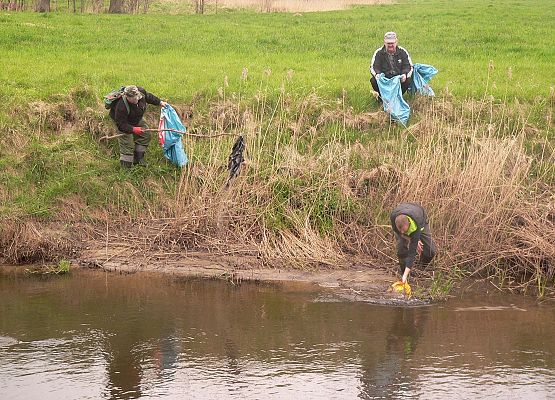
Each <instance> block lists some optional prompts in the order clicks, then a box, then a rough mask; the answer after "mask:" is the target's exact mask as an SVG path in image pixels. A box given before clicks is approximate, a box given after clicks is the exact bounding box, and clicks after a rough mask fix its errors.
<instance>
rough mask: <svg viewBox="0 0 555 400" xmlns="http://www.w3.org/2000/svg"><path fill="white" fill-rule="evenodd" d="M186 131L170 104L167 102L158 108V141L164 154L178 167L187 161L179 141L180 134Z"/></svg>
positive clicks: (181, 143)
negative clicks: (164, 105)
mask: <svg viewBox="0 0 555 400" xmlns="http://www.w3.org/2000/svg"><path fill="white" fill-rule="evenodd" d="M164 129H174V130H176V131H179V132H181V134H180V133H177V132H172V131H166V130H164ZM186 131H187V128H185V126H184V125H183V123H182V122H181V119H180V118H179V115H177V113H176V112H175V110H174V109H173V107H172V106H170V105H169V104H168V105H166V107H164V108H162V109H161V110H160V124H159V125H158V141H159V142H160V146H162V148H163V149H164V156H165V157H166V158H167V159H168V160H170V161H171V162H172V163H174V164H175V165H177V166H178V167H183V166H184V165H187V163H188V162H189V158H188V157H187V153H185V149H184V148H183V142H182V141H181V136H182V134H183V133H185V132H186Z"/></svg>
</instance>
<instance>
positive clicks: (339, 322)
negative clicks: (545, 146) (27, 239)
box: [0, 271, 555, 400]
mask: <svg viewBox="0 0 555 400" xmlns="http://www.w3.org/2000/svg"><path fill="white" fill-rule="evenodd" d="M320 295H321V293H319V290H318V289H315V288H312V287H310V288H309V287H306V286H303V285H298V284H296V285H284V286H281V285H274V284H273V285H268V284H243V285H241V286H230V285H227V284H225V283H223V282H218V281H199V280H176V279H175V278H171V277H163V276H156V275H133V276H121V275H116V274H106V273H98V272H88V271H82V272H76V273H73V275H72V276H71V277H61V278H60V277H58V278H54V279H52V278H48V279H44V278H35V277H32V278H23V277H18V276H15V275H10V276H2V277H0V393H1V394H2V395H1V398H2V399H30V398H31V399H32V398H40V399H41V400H45V399H61V398H64V399H99V398H105V399H108V398H109V399H132V398H165V399H166V398H168V399H183V398H194V399H215V398H218V399H219V398H241V399H243V398H252V399H260V398H276V399H290V398H303V399H313V398H319V399H321V398H325V399H353V398H363V399H370V398H426V399H428V398H430V399H446V398H453V397H455V398H500V399H501V398H507V397H509V396H512V397H514V398H519V399H520V398H530V399H539V398H550V397H552V396H553V393H554V390H555V383H554V381H553V378H554V377H555V357H554V354H555V340H554V339H553V338H552V337H553V336H552V332H553V330H554V328H555V322H554V321H555V318H554V316H555V308H554V307H553V306H538V305H536V304H534V303H532V302H530V301H527V300H524V299H521V298H514V297H511V298H509V297H508V296H507V297H499V298H473V299H460V300H454V301H451V302H449V303H447V304H439V305H433V306H429V307H420V308H417V307H409V308H403V307H384V306H375V305H369V304H364V303H339V302H338V303H333V302H318V301H315V299H318V298H320V297H321V296H320Z"/></svg>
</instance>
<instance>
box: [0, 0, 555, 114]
mask: <svg viewBox="0 0 555 400" xmlns="http://www.w3.org/2000/svg"><path fill="white" fill-rule="evenodd" d="M553 20H555V3H553V2H552V1H549V0H540V1H532V0H530V1H523V0H521V1H518V0H515V1H479V0H471V1H462V0H461V1H458V0H455V1H448V2H445V1H436V0H426V1H424V0H421V1H400V2H399V3H398V4H395V5H390V6H375V7H358V8H355V9H351V10H347V11H337V12H326V13H306V14H303V15H300V16H299V15H293V14H256V13H251V12H244V11H241V12H226V13H219V14H215V15H187V14H183V15H161V14H148V15H133V16H131V15H71V14H46V15H38V14H34V13H6V12H3V13H0V57H1V60H2V69H0V87H2V91H1V96H2V97H1V103H2V104H3V105H4V106H6V105H12V104H13V103H14V102H26V101H29V100H31V99H33V98H39V99H48V96H50V95H52V94H58V93H62V94H63V93H67V92H68V91H69V90H71V89H72V88H75V87H76V86H79V85H81V84H83V83H86V84H88V85H90V86H91V87H93V88H95V89H96V90H98V93H99V94H102V93H104V92H106V91H108V90H109V89H111V88H112V87H115V86H119V85H120V84H122V83H127V82H136V83H138V84H141V85H143V86H145V87H147V88H148V89H149V90H151V91H152V92H154V93H157V94H159V95H160V96H163V97H164V98H167V99H170V100H172V101H187V100H188V99H190V98H191V97H192V96H193V95H194V94H195V93H198V92H201V93H208V94H211V93H215V91H216V90H217V88H218V87H219V86H222V84H223V79H224V77H225V76H228V77H229V83H230V85H231V90H237V86H238V85H239V82H240V81H239V77H240V75H241V71H242V69H243V68H244V67H246V68H248V70H249V75H250V83H251V85H250V86H251V89H252V90H255V88H256V87H257V82H259V81H260V80H261V79H262V77H263V71H264V70H265V69H267V68H270V69H271V70H272V71H273V74H272V79H273V80H274V81H275V82H276V85H279V82H280V81H281V80H282V79H283V78H284V75H285V74H286V71H288V70H290V69H291V70H293V71H294V73H295V75H294V80H293V84H292V88H291V89H292V90H296V91H300V92H307V91H310V90H312V88H315V89H316V91H317V92H318V93H320V94H322V95H326V96H337V95H338V94H339V93H341V91H342V89H343V88H344V89H346V90H347V92H348V93H349V101H350V102H351V103H352V104H353V105H355V106H356V107H358V108H359V109H364V108H365V107H367V106H368V101H369V95H368V93H369V82H368V80H369V72H368V66H369V60H370V57H371V55H372V53H373V51H374V50H375V49H376V48H377V47H378V46H380V45H381V43H382V38H383V33H384V32H385V31H388V30H395V31H397V32H398V34H399V37H400V45H402V46H403V47H405V48H406V49H408V50H409V52H410V54H411V56H412V59H413V61H414V62H420V63H426V64H432V65H434V66H436V67H437V68H438V69H439V71H440V73H439V74H438V75H437V76H436V77H435V78H434V80H433V81H432V83H433V85H432V86H433V87H434V88H435V89H436V92H438V93H441V92H442V91H445V90H446V89H447V90H448V91H449V92H450V93H452V94H454V95H455V96H456V97H459V98H466V97H473V98H480V97H482V96H483V95H484V92H485V91H486V82H487V83H489V85H490V87H489V89H488V91H489V92H491V93H492V94H493V95H494V96H495V97H498V98H507V99H509V100H512V99H513V98H515V97H516V98H519V99H521V100H525V101H528V102H532V101H534V99H537V98H538V97H539V98H547V97H548V96H549V94H550V86H553V85H554V80H553V77H554V76H555V75H554V74H553V63H554V60H555V47H554V46H553V43H555V29H553V26H552V24H550V21H553ZM490 62H491V63H492V65H493V67H494V68H493V70H492V71H490V70H489V67H488V66H489V65H490ZM509 69H510V70H511V73H510V75H512V77H511V78H509ZM489 72H491V79H490V80H489V81H488V79H487V78H488V73H489Z"/></svg>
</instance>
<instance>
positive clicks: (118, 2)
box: [108, 0, 124, 14]
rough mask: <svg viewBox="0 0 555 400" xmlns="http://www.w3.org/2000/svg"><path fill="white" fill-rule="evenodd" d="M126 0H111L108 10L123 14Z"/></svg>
mask: <svg viewBox="0 0 555 400" xmlns="http://www.w3.org/2000/svg"><path fill="white" fill-rule="evenodd" d="M123 6H124V0H110V6H109V7H108V12H109V13H111V14H123Z"/></svg>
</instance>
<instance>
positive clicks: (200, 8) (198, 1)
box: [195, 0, 204, 14]
mask: <svg viewBox="0 0 555 400" xmlns="http://www.w3.org/2000/svg"><path fill="white" fill-rule="evenodd" d="M195 12H196V13H197V14H204V0H195Z"/></svg>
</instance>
